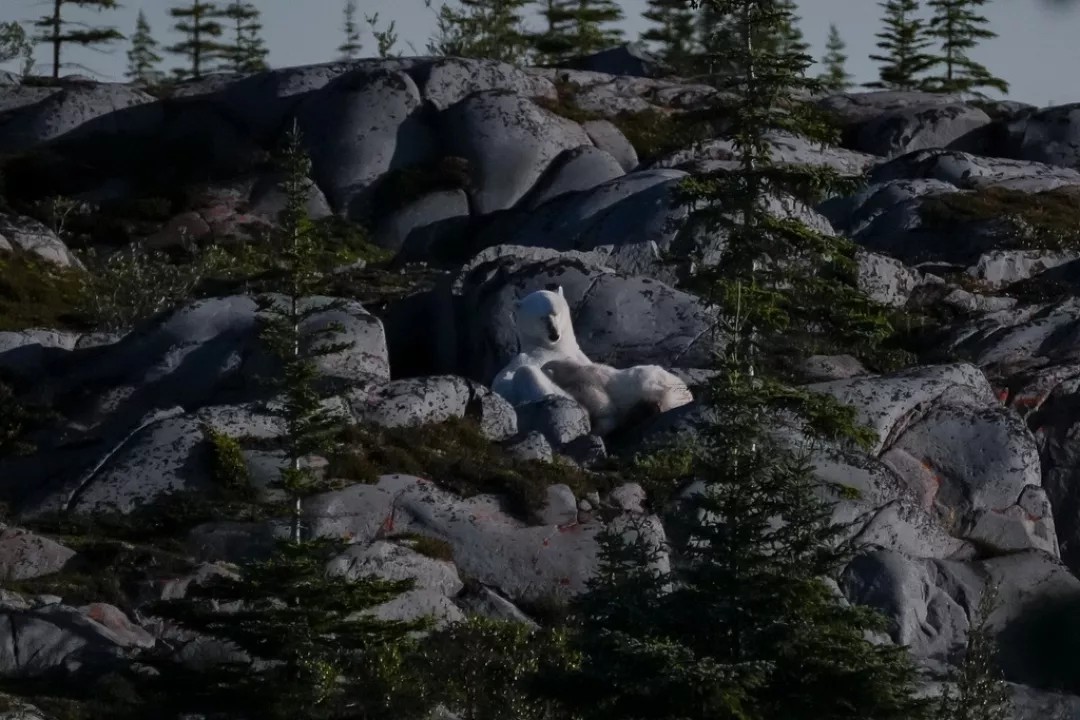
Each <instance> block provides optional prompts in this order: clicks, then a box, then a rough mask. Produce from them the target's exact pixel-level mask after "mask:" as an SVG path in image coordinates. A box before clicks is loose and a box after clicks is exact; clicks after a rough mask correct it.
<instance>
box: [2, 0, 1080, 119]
mask: <svg viewBox="0 0 1080 720" xmlns="http://www.w3.org/2000/svg"><path fill="white" fill-rule="evenodd" d="M120 2H121V3H122V4H123V7H122V8H121V9H120V10H118V11H114V12H112V13H107V14H105V15H102V16H101V18H100V19H102V20H106V19H107V20H108V22H110V23H112V24H114V25H116V26H117V27H118V28H119V29H120V31H121V32H123V33H125V34H130V33H131V32H132V30H133V29H134V25H135V16H136V14H137V12H138V10H139V9H140V8H141V9H143V10H144V11H145V12H146V15H147V18H148V19H149V21H150V24H151V27H152V28H153V31H154V34H155V36H156V37H158V39H159V40H161V41H163V44H166V43H169V42H173V41H174V38H173V37H172V36H171V34H170V33H169V32H168V27H169V24H170V23H169V18H168V16H167V14H166V13H167V8H169V7H170V6H172V5H173V4H175V3H173V2H171V1H170V0H120ZM257 2H258V5H259V7H260V8H261V9H262V11H263V23H264V25H265V36H266V40H267V43H268V44H269V46H270V51H271V54H270V63H271V65H272V66H274V67H287V66H290V65H302V64H306V63H314V62H322V61H326V60H330V59H333V56H334V54H335V52H334V49H335V48H336V47H337V46H338V45H339V44H340V42H341V31H340V28H341V7H342V0H257ZM440 3H441V0H435V4H436V6H438V5H439V4H440ZM46 5H51V2H43V0H0V21H7V20H19V21H24V22H29V21H31V20H33V19H34V18H36V17H38V16H40V15H41V14H43V13H44V12H45V11H46V7H45V6H46ZM645 5H646V2H645V0H623V7H624V10H625V13H626V15H627V20H626V22H625V23H624V28H625V30H626V31H627V33H628V36H629V37H631V38H636V37H637V35H638V34H639V33H640V32H641V31H642V29H643V28H644V27H645V23H644V21H643V20H642V19H641V17H640V13H641V11H642V9H643V8H644V7H645ZM799 5H800V6H801V8H802V10H801V14H802V16H803V18H802V28H803V31H804V33H805V34H806V37H807V39H808V40H809V41H811V43H812V44H813V47H814V51H813V52H814V54H815V56H819V55H820V54H821V52H822V49H821V47H822V45H823V44H824V42H825V37H826V35H827V33H828V26H829V23H830V22H835V23H836V25H837V26H838V27H839V28H840V33H841V35H842V36H843V37H844V40H845V41H846V42H847V44H848V54H849V55H850V60H849V63H848V69H849V72H851V73H852V74H853V75H854V76H855V78H856V80H857V81H859V82H862V81H866V80H870V79H873V78H874V77H875V76H876V71H875V69H874V65H873V63H872V62H871V61H870V60H869V59H868V58H867V55H868V54H869V53H871V52H872V51H873V50H874V43H875V39H874V33H876V32H877V31H878V29H879V25H880V8H879V7H878V3H877V2H876V0H799ZM376 12H377V13H378V14H379V21H380V23H384V22H385V21H388V20H394V21H395V22H396V23H397V30H398V33H399V36H400V42H399V45H398V49H399V50H400V51H401V52H403V53H405V54H412V53H411V51H410V50H409V48H408V46H407V44H406V43H407V42H410V41H411V42H412V43H413V44H414V45H415V46H416V48H417V49H418V51H419V52H421V53H422V52H423V48H424V46H425V44H426V41H427V38H428V37H429V36H430V34H431V32H432V30H433V28H434V14H433V11H432V10H430V9H428V8H426V7H425V6H424V0H360V14H361V15H364V14H372V13H376ZM71 13H72V15H71V16H72V18H73V19H77V20H87V21H91V22H92V21H96V20H97V19H98V18H95V17H94V15H96V13H94V12H92V11H91V12H87V11H81V10H78V9H75V10H72V11H71ZM986 15H987V16H988V17H989V18H990V20H991V21H992V23H993V29H994V30H995V31H996V32H998V33H999V35H1000V37H998V38H997V39H995V40H991V41H989V42H986V43H985V44H984V45H983V46H982V47H980V48H979V50H978V51H977V52H976V53H975V57H976V59H978V60H980V61H981V62H983V63H985V64H987V65H988V66H989V67H990V69H991V70H992V71H994V72H995V73H997V74H998V75H1000V76H1002V77H1004V78H1005V79H1006V80H1007V81H1009V82H1010V83H1011V84H1012V90H1011V92H1010V93H1009V97H1010V99H1013V100H1020V101H1023V102H1028V103H1031V104H1033V105H1040V106H1041V105H1047V104H1051V103H1052V104H1064V103H1068V102H1080V43H1077V41H1076V38H1077V36H1078V35H1080V2H1069V0H990V2H989V5H988V6H987V8H986ZM364 42H365V45H366V47H365V54H367V53H368V52H372V53H373V52H374V45H375V43H374V41H373V40H372V38H371V37H370V35H365V38H364ZM126 50H127V43H126V42H124V43H120V44H118V45H117V46H116V49H115V50H113V51H112V52H111V53H110V54H103V53H101V52H94V51H89V50H84V49H78V48H73V49H71V50H70V51H68V56H67V57H68V58H69V59H70V60H72V61H75V62H79V63H82V64H84V65H87V66H89V67H90V68H92V69H93V70H95V71H96V73H97V74H98V76H99V77H101V79H105V80H121V79H122V75H123V72H124V67H125V63H126V59H125V54H124V53H125V51H126ZM47 57H48V54H47V51H46V49H45V48H39V52H38V59H39V61H40V62H42V63H44V62H45V60H46V58H47ZM167 62H168V63H170V64H169V65H167V67H171V63H173V62H175V61H174V60H173V59H168V60H167ZM38 70H39V72H46V71H47V68H46V67H45V66H44V65H42V66H40V67H39V68H38ZM69 72H76V71H75V70H71V71H69Z"/></svg>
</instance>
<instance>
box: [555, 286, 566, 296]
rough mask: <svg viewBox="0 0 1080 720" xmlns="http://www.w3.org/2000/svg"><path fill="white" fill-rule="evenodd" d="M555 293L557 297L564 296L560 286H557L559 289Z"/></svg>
mask: <svg viewBox="0 0 1080 720" xmlns="http://www.w3.org/2000/svg"><path fill="white" fill-rule="evenodd" d="M555 292H557V293H559V297H565V296H564V295H563V291H562V285H560V286H559V289H558V290H556V291H555Z"/></svg>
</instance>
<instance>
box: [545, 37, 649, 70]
mask: <svg viewBox="0 0 1080 720" xmlns="http://www.w3.org/2000/svg"><path fill="white" fill-rule="evenodd" d="M557 67H567V68H572V69H574V70H586V71H589V72H598V73H606V74H609V75H629V76H631V77H645V78H654V77H662V76H664V75H667V74H669V72H670V71H669V70H668V69H667V68H665V67H664V66H663V65H662V64H661V61H660V59H659V58H658V57H656V56H655V55H653V54H652V53H651V52H650V51H649V49H648V47H647V46H646V45H645V43H642V42H636V43H626V44H623V45H619V46H617V47H613V48H609V49H607V50H601V51H600V52H596V53H593V54H591V55H584V56H581V57H576V58H571V59H570V60H565V61H563V62H561V63H559V64H558V65H557Z"/></svg>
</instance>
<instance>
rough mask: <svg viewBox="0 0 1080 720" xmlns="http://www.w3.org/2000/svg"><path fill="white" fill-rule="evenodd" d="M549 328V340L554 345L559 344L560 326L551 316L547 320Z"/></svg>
mask: <svg viewBox="0 0 1080 720" xmlns="http://www.w3.org/2000/svg"><path fill="white" fill-rule="evenodd" d="M547 328H548V332H547V334H548V340H550V341H551V342H553V343H555V342H559V337H560V333H559V326H558V325H556V324H555V318H553V317H551V316H550V315H549V316H548V318H547Z"/></svg>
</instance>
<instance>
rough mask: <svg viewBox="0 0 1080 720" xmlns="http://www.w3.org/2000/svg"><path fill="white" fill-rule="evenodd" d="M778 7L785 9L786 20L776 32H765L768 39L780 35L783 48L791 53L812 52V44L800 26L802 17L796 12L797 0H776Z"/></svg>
mask: <svg viewBox="0 0 1080 720" xmlns="http://www.w3.org/2000/svg"><path fill="white" fill-rule="evenodd" d="M776 5H777V8H778V9H781V10H783V11H784V13H785V14H786V15H785V18H786V19H785V20H784V21H783V23H782V24H781V26H780V28H779V30H778V31H777V32H776V33H767V34H765V36H764V37H765V38H766V39H771V38H772V37H778V38H779V41H780V43H781V49H782V50H784V51H787V52H790V53H794V54H798V55H805V54H807V53H808V52H810V44H809V43H807V42H806V38H805V37H803V32H802V28H801V27H800V26H799V24H800V22H801V20H802V18H800V17H799V15H798V14H797V13H796V10H797V9H798V6H797V5H796V4H795V0H776Z"/></svg>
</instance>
